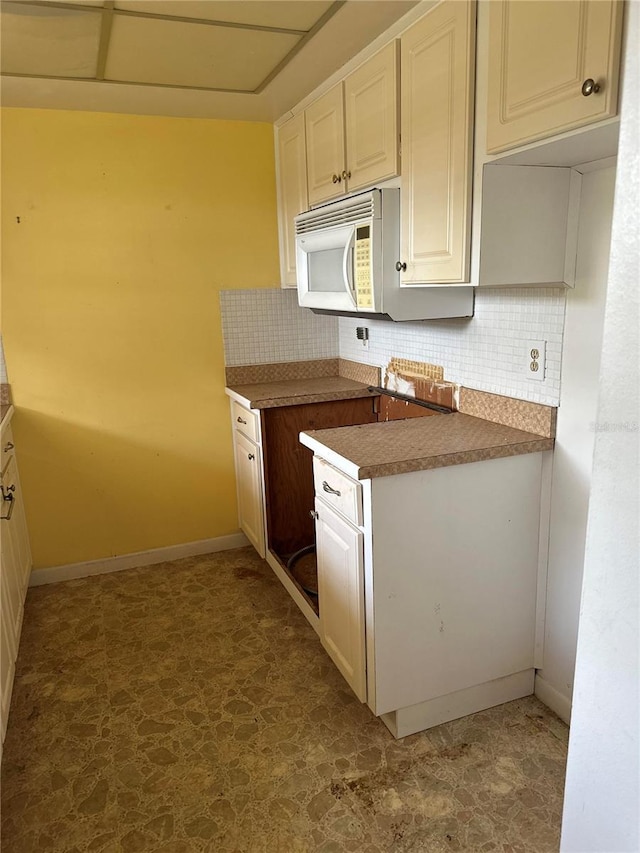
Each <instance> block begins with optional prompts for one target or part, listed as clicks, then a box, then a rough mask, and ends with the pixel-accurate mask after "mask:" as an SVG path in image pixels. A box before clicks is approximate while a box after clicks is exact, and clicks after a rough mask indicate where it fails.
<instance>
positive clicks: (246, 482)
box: [234, 412, 265, 557]
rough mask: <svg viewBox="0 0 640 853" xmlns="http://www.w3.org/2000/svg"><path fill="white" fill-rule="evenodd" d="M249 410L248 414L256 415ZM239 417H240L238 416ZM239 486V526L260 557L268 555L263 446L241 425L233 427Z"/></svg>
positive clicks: (237, 483)
mask: <svg viewBox="0 0 640 853" xmlns="http://www.w3.org/2000/svg"><path fill="white" fill-rule="evenodd" d="M254 416H255V414H254V413H253V412H247V418H249V417H254ZM236 420H237V418H236ZM234 453H235V460H236V489H237V496H238V522H239V524H240V529H241V530H242V531H243V533H244V534H245V535H246V537H247V539H248V540H249V542H251V544H252V545H253V547H254V548H255V549H256V551H257V552H258V554H260V556H261V557H264V555H265V539H264V497H263V495H264V491H263V484H262V450H261V449H260V446H259V445H258V444H256V443H255V441H252V440H251V439H250V438H248V437H247V436H246V435H244V433H242V432H241V431H240V430H239V429H236V430H235V431H234Z"/></svg>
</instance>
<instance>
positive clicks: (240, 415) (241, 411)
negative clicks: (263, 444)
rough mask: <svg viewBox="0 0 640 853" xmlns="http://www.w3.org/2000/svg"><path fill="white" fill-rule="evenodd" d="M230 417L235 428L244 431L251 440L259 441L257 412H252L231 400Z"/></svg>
mask: <svg viewBox="0 0 640 853" xmlns="http://www.w3.org/2000/svg"><path fill="white" fill-rule="evenodd" d="M231 417H232V419H233V426H234V428H235V429H237V430H239V431H240V432H242V433H244V434H245V435H246V436H248V437H249V438H250V439H251V440H252V441H257V442H259V441H260V415H259V414H258V413H257V412H252V411H250V410H249V409H247V408H245V407H244V406H241V405H240V403H237V402H236V401H235V400H232V401H231Z"/></svg>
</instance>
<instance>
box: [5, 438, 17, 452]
mask: <svg viewBox="0 0 640 853" xmlns="http://www.w3.org/2000/svg"><path fill="white" fill-rule="evenodd" d="M14 447H15V445H14V443H13V442H12V441H8V442H7V443H6V444H5V446H4V448H3V449H4V452H5V453H8V452H9V451H10V450H13V448H14Z"/></svg>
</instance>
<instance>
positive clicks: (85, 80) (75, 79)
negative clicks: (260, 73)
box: [0, 71, 257, 95]
mask: <svg viewBox="0 0 640 853" xmlns="http://www.w3.org/2000/svg"><path fill="white" fill-rule="evenodd" d="M0 77H19V78H26V79H28V80H68V81H71V82H73V83H106V84H113V85H115V86H151V87H155V88H156V89H187V90H189V91H194V92H223V93H226V94H231V95H255V94H257V90H256V89H223V88H220V87H215V86H185V85H183V84H181V83H145V82H143V81H141V80H110V79H109V78H107V77H105V78H104V79H102V80H98V78H97V77H65V76H64V75H62V74H22V73H20V72H11V71H2V72H0Z"/></svg>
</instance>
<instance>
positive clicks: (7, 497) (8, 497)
mask: <svg viewBox="0 0 640 853" xmlns="http://www.w3.org/2000/svg"><path fill="white" fill-rule="evenodd" d="M0 489H2V500H3V501H9V511H8V512H7V514H6V515H0V519H2V521H9V519H10V518H11V515H12V513H13V508H14V506H15V505H16V499H15V497H14V496H13V495H12V494H11V493H12V492H15V490H16V487H15V486H14V485H11V486H7V487H6V494H5V487H4V486H0Z"/></svg>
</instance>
